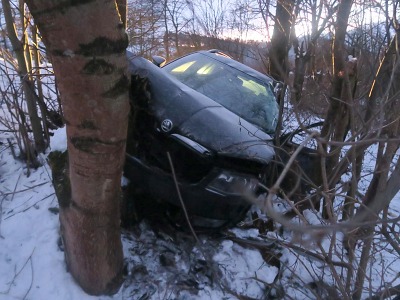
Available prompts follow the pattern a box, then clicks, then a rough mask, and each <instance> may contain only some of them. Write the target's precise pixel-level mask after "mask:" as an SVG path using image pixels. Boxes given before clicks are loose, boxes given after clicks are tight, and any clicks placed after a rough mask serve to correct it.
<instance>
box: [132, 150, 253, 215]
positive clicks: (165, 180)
mask: <svg viewBox="0 0 400 300" xmlns="http://www.w3.org/2000/svg"><path fill="white" fill-rule="evenodd" d="M221 172H223V170H221V169H218V168H214V169H212V170H211V172H209V174H208V175H207V176H206V177H204V178H203V179H202V180H200V181H199V182H197V183H188V182H184V181H178V187H179V191H180V194H181V197H182V200H183V203H184V206H185V209H186V210H187V212H188V213H189V214H193V215H197V216H200V217H204V218H210V219H217V220H225V221H233V222H235V221H237V220H240V219H241V218H243V216H244V214H245V213H246V212H247V210H248V209H249V207H250V206H251V203H250V202H249V201H247V200H246V199H245V196H244V195H243V193H240V192H229V193H224V192H223V191H221V190H216V189H213V188H212V187H211V188H210V183H211V182H213V181H215V179H216V178H218V176H220V175H221V174H222V173H221ZM124 173H125V177H127V178H128V179H129V180H130V181H131V184H132V185H133V186H134V187H136V188H138V189H140V190H141V191H143V192H144V193H145V194H149V195H150V196H151V197H153V198H156V199H161V200H164V201H166V202H168V203H171V204H173V205H176V206H178V207H181V206H182V204H181V201H180V199H179V196H178V192H177V188H176V184H175V180H174V178H173V176H172V175H171V174H170V173H167V172H165V171H163V170H161V169H159V168H157V167H153V166H149V165H147V164H145V163H144V162H143V161H141V160H140V159H138V158H136V157H134V156H132V155H129V154H127V155H126V162H125V169H124ZM245 176H247V175H245ZM254 183H258V181H257V179H255V177H253V178H252V185H253V186H254Z"/></svg>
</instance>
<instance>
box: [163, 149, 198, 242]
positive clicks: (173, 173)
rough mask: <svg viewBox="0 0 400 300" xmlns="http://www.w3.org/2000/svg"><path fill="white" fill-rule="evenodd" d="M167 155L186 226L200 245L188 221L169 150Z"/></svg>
mask: <svg viewBox="0 0 400 300" xmlns="http://www.w3.org/2000/svg"><path fill="white" fill-rule="evenodd" d="M167 156H168V161H169V164H170V166H171V171H172V176H173V178H174V183H175V188H176V191H177V193H178V198H179V201H180V203H181V207H182V209H183V213H184V214H185V218H186V222H187V224H188V226H189V229H190V231H191V233H192V235H193V237H194V238H195V240H196V242H197V244H199V245H201V244H200V240H199V238H198V237H197V234H196V232H195V231H194V229H193V226H192V223H191V222H190V219H189V214H188V212H187V210H186V206H185V203H184V202H183V198H182V195H181V190H180V189H179V185H178V180H177V178H176V174H175V168H174V164H173V163H172V158H171V155H170V154H169V152H167Z"/></svg>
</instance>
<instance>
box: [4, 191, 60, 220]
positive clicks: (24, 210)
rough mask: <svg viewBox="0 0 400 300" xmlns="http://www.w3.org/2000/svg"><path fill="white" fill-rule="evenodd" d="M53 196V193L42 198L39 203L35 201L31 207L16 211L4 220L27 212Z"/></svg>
mask: <svg viewBox="0 0 400 300" xmlns="http://www.w3.org/2000/svg"><path fill="white" fill-rule="evenodd" d="M54 195H55V193H52V194H50V195H47V196H46V197H44V198H42V199H40V200H39V201H36V202H35V203H33V204H32V205H31V206H28V207H27V208H25V209H23V210H21V211H18V212H16V213H15V214H12V215H9V216H7V218H4V220H7V219H9V218H11V217H14V216H15V215H18V214H20V213H23V212H26V211H27V210H29V209H30V208H32V207H34V206H35V205H36V204H38V203H39V202H42V201H44V200H46V199H47V198H49V197H51V196H54Z"/></svg>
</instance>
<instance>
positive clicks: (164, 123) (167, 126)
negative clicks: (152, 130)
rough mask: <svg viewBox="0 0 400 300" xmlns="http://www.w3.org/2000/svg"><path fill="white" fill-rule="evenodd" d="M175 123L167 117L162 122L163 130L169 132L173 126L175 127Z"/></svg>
mask: <svg viewBox="0 0 400 300" xmlns="http://www.w3.org/2000/svg"><path fill="white" fill-rule="evenodd" d="M173 126H174V125H173V123H172V121H171V120H170V119H165V120H164V121H162V123H161V130H162V131H164V132H169V131H171V129H172V127H173Z"/></svg>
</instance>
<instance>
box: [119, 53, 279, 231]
mask: <svg viewBox="0 0 400 300" xmlns="http://www.w3.org/2000/svg"><path fill="white" fill-rule="evenodd" d="M128 58H129V70H130V73H131V75H132V83H131V85H132V86H131V105H132V112H133V113H132V116H131V121H130V131H129V135H128V145H127V158H126V165H125V176H126V177H127V178H129V179H130V181H131V184H132V185H133V186H134V187H136V188H137V189H138V190H141V191H142V192H144V193H146V194H149V195H150V196H151V197H154V198H156V199H161V200H164V201H166V202H168V203H171V204H173V205H175V206H177V207H182V205H184V207H185V209H186V210H187V212H188V213H189V214H191V215H196V216H200V217H204V218H208V219H216V220H221V221H227V222H231V223H232V222H237V221H238V220H240V219H241V218H242V217H243V216H244V214H245V213H246V211H247V210H248V209H249V207H250V205H251V203H250V202H249V201H248V200H247V199H246V197H247V196H248V195H253V196H257V195H258V194H259V193H261V192H262V191H261V190H260V188H259V183H265V182H266V181H267V179H268V177H269V176H271V174H270V168H271V166H270V165H271V161H272V160H273V159H274V157H275V150H274V144H273V136H274V133H275V130H276V125H277V119H278V111H279V109H278V104H277V101H276V95H275V93H274V85H275V83H276V82H275V81H274V80H273V79H272V78H270V77H268V76H266V75H264V74H261V73H260V72H257V71H255V70H254V69H252V68H249V67H247V66H245V65H243V64H241V63H239V62H237V61H235V60H233V59H231V58H230V57H228V56H227V55H225V54H223V53H221V52H219V51H217V50H211V51H198V52H195V53H192V54H189V55H186V56H183V57H181V58H179V59H176V60H174V61H172V62H170V63H168V64H166V65H165V66H163V67H161V68H160V67H158V66H157V65H156V64H154V63H152V62H150V61H149V60H147V59H144V58H142V57H139V56H133V55H131V54H128ZM158 63H160V62H158ZM177 187H178V188H179V189H177ZM178 190H179V193H180V194H178ZM182 201H183V204H182V203H181V202H182Z"/></svg>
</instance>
